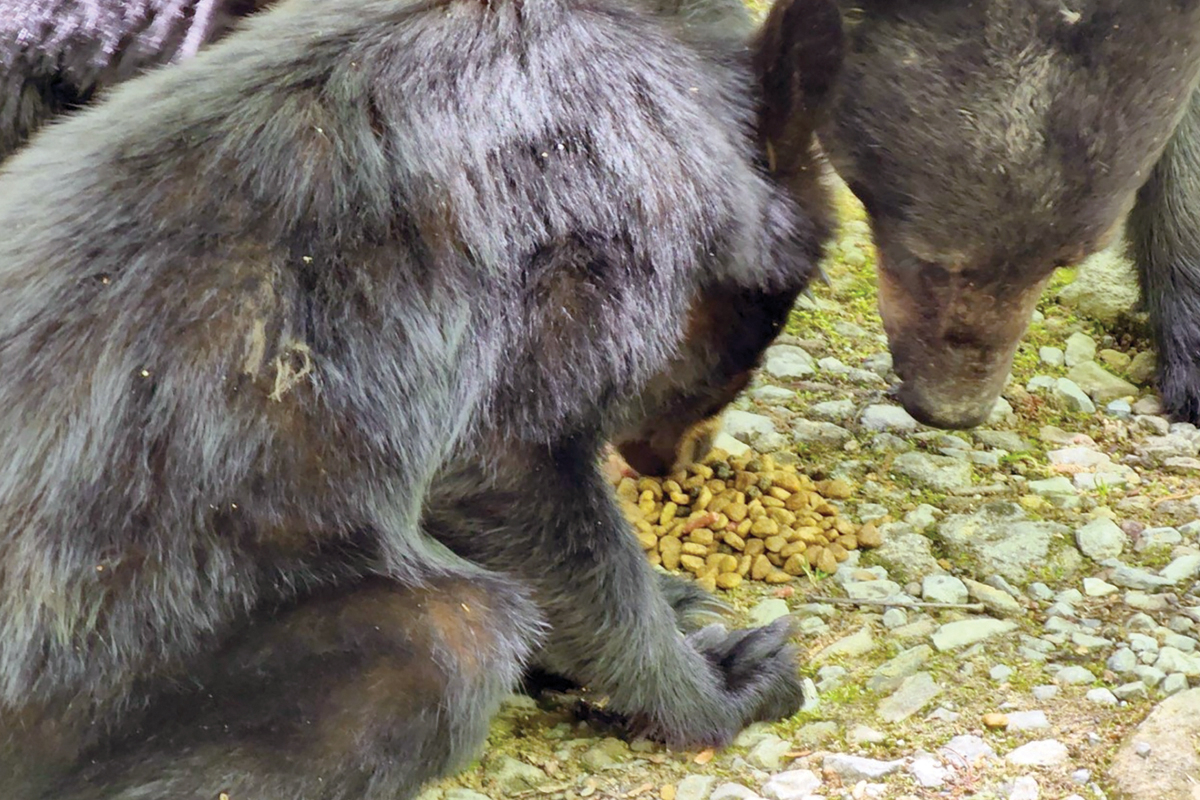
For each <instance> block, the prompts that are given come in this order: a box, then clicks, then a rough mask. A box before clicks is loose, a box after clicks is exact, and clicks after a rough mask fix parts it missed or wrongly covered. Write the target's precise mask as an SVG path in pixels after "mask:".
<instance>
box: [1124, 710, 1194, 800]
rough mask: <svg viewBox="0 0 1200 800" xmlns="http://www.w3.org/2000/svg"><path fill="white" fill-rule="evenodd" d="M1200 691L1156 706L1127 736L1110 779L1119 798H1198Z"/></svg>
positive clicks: (1146, 799) (1164, 799) (1162, 799)
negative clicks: (1196, 781) (1196, 790)
mask: <svg viewBox="0 0 1200 800" xmlns="http://www.w3.org/2000/svg"><path fill="white" fill-rule="evenodd" d="M1198 739H1200V689H1191V690H1189V691H1183V692H1180V693H1178V694H1176V695H1174V696H1173V697H1169V698H1167V699H1166V700H1164V701H1162V702H1161V703H1159V704H1158V706H1157V707H1156V708H1155V709H1154V710H1153V711H1151V712H1150V715H1149V716H1148V717H1146V719H1145V720H1144V721H1143V722H1142V723H1141V724H1140V725H1139V726H1138V727H1137V729H1136V730H1135V731H1134V732H1133V733H1132V734H1130V735H1129V736H1127V737H1126V738H1125V740H1124V742H1122V743H1121V747H1120V748H1119V749H1118V750H1117V753H1116V755H1115V756H1114V757H1113V761H1112V765H1111V767H1110V768H1109V772H1108V778H1109V780H1110V781H1111V782H1112V784H1113V788H1114V789H1115V790H1116V791H1115V794H1116V796H1117V797H1120V798H1137V800H1175V799H1176V798H1180V799H1181V800H1182V798H1192V797H1195V796H1196V795H1195V788H1194V787H1195V776H1196V775H1200V751H1198V750H1197V748H1196V744H1195V743H1196V741H1197V740H1198Z"/></svg>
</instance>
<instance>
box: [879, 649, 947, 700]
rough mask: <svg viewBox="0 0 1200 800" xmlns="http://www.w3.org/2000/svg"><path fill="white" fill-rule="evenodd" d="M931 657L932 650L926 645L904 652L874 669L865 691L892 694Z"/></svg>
mask: <svg viewBox="0 0 1200 800" xmlns="http://www.w3.org/2000/svg"><path fill="white" fill-rule="evenodd" d="M932 656H933V648H931V647H930V646H929V645H927V644H921V645H917V646H916V647H912V648H909V649H908V650H904V651H903V652H901V653H899V654H898V655H897V656H896V657H895V658H892V659H890V660H888V661H885V662H884V663H883V664H880V665H879V667H878V668H876V670H875V673H874V674H873V675H872V676H871V677H870V679H868V680H867V689H869V690H870V691H872V692H894V691H895V690H896V689H898V688H899V687H900V684H901V683H903V682H904V679H905V678H907V677H908V676H909V675H913V674H915V673H916V672H917V671H918V670H919V669H920V668H921V666H922V665H923V664H924V663H925V662H926V661H928V660H929V659H930V657H932Z"/></svg>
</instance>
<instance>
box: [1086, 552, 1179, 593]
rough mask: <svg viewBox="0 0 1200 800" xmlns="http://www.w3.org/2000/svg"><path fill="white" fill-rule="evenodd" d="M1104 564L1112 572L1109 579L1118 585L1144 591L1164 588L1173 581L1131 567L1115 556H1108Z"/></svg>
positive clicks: (1139, 568)
mask: <svg viewBox="0 0 1200 800" xmlns="http://www.w3.org/2000/svg"><path fill="white" fill-rule="evenodd" d="M1100 563H1101V564H1102V565H1103V566H1106V567H1108V568H1109V569H1110V570H1111V572H1110V573H1109V576H1108V579H1109V581H1110V582H1112V583H1115V584H1116V585H1117V586H1123V587H1125V588H1126V589H1140V590H1142V591H1152V590H1154V589H1162V588H1164V587H1166V586H1171V585H1172V581H1170V580H1169V579H1167V578H1163V577H1161V576H1159V575H1154V574H1153V573H1150V572H1147V571H1146V570H1144V569H1142V568H1141V567H1131V566H1128V565H1126V564H1122V563H1121V562H1120V561H1117V560H1116V559H1115V558H1106V559H1104V560H1103V561H1101V562H1100Z"/></svg>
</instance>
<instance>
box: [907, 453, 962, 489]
mask: <svg viewBox="0 0 1200 800" xmlns="http://www.w3.org/2000/svg"><path fill="white" fill-rule="evenodd" d="M892 473H893V474H896V475H902V476H904V477H906V478H908V479H909V480H911V481H912V482H913V483H916V484H917V485H919V486H923V487H926V488H929V489H933V490H934V491H937V492H953V491H955V490H958V489H962V488H965V487H967V486H970V485H971V477H972V474H973V473H972V471H971V465H970V464H968V463H966V462H963V461H959V460H958V459H956V458H950V457H948V456H936V455H931V454H929V453H919V452H912V453H903V454H901V455H899V456H897V457H896V459H895V460H894V461H893V462H892Z"/></svg>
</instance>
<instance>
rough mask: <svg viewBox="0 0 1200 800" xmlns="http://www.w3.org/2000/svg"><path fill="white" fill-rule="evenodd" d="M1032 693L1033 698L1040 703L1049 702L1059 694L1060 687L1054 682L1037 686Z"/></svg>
mask: <svg viewBox="0 0 1200 800" xmlns="http://www.w3.org/2000/svg"><path fill="white" fill-rule="evenodd" d="M1031 693H1032V694H1033V699H1034V700H1037V701H1038V702H1039V703H1048V702H1050V701H1051V700H1053V699H1054V697H1055V695H1057V694H1058V687H1057V686H1054V685H1053V684H1046V685H1044V686H1035V687H1033V690H1032V692H1031Z"/></svg>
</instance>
